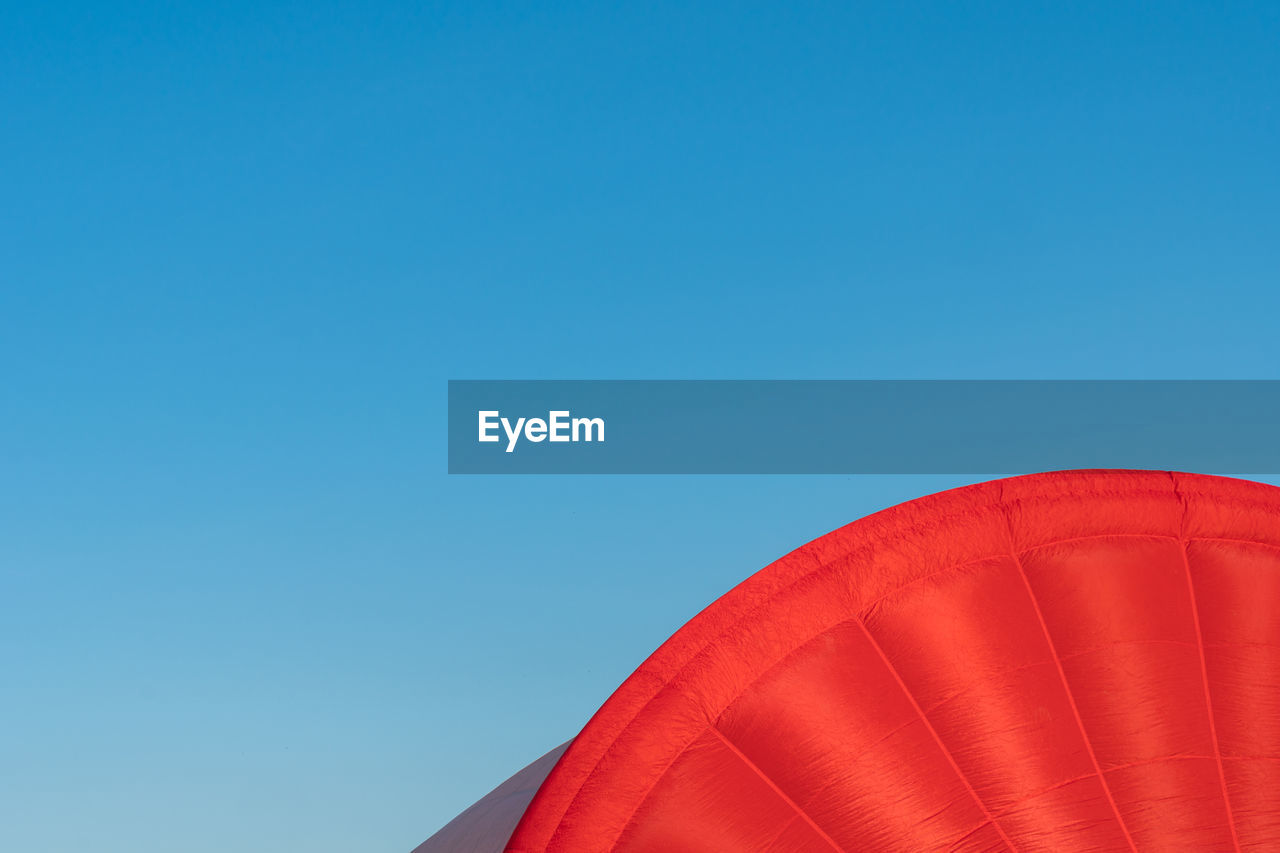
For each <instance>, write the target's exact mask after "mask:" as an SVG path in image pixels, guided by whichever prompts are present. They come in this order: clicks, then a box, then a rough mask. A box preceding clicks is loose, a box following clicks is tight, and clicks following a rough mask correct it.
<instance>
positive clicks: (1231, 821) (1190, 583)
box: [1169, 472, 1240, 853]
mask: <svg viewBox="0 0 1280 853" xmlns="http://www.w3.org/2000/svg"><path fill="white" fill-rule="evenodd" d="M1169 479H1170V480H1171V481H1172V482H1173V493H1174V495H1175V496H1176V497H1177V498H1178V503H1179V504H1180V505H1181V506H1182V520H1181V521H1180V522H1179V527H1178V544H1179V546H1180V548H1179V551H1180V552H1181V554H1182V567H1183V569H1184V570H1185V571H1186V574H1187V596H1188V598H1190V600H1191V621H1192V624H1193V625H1194V626H1195V629H1196V648H1197V649H1198V650H1199V653H1200V679H1201V682H1202V683H1203V685H1204V705H1205V711H1206V712H1207V714H1208V717H1209V737H1210V739H1212V740H1213V756H1214V759H1215V760H1216V761H1217V764H1218V783H1219V784H1220V785H1221V786H1222V805H1223V807H1224V808H1225V809H1226V811H1227V826H1229V827H1230V828H1231V843H1232V844H1234V845H1235V848H1236V853H1239V851H1240V836H1239V834H1238V833H1237V832H1236V819H1235V814H1234V813H1233V812H1232V811H1231V797H1230V796H1229V795H1228V793H1227V771H1226V768H1225V767H1224V766H1223V763H1222V747H1221V746H1220V745H1219V743H1218V725H1217V722H1216V721H1215V719H1214V713H1213V693H1212V691H1210V689H1209V664H1208V659H1207V657H1206V656H1205V651H1204V631H1202V630H1201V628H1200V606H1199V604H1198V603H1197V602H1196V585H1195V581H1194V580H1193V579H1192V576H1191V556H1190V555H1189V554H1188V553H1187V535H1186V533H1187V530H1186V528H1187V501H1186V498H1185V497H1184V496H1183V494H1182V491H1181V490H1180V489H1179V488H1178V480H1177V478H1176V477H1175V476H1174V475H1173V473H1172V472H1170V474H1169Z"/></svg>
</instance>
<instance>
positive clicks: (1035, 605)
mask: <svg viewBox="0 0 1280 853" xmlns="http://www.w3.org/2000/svg"><path fill="white" fill-rule="evenodd" d="M1001 497H1002V500H1001V507H1002V509H1003V515H1004V520H1005V526H1006V527H1007V528H1008V531H1009V556H1010V557H1011V558H1012V559H1013V563H1014V565H1015V566H1017V567H1018V575H1019V576H1020V577H1021V578H1022V585H1023V587H1024V588H1025V589H1026V591H1027V598H1028V599H1029V600H1030V601H1031V609H1032V610H1034V611H1035V614H1036V619H1037V620H1038V621H1039V622H1040V630H1041V631H1042V632H1043V633H1044V641H1045V642H1046V643H1047V644H1048V645H1049V654H1050V655H1051V656H1052V657H1053V663H1054V666H1056V667H1057V668H1058V677H1059V678H1061V679H1062V690H1063V692H1065V693H1066V695H1067V704H1068V705H1069V706H1070V707H1071V713H1072V715H1074V716H1075V718H1076V725H1077V726H1079V727H1080V737H1081V739H1083V740H1084V746H1085V750H1086V751H1087V752H1088V753H1089V760H1090V761H1092V762H1093V769H1094V771H1095V772H1096V773H1097V774H1098V782H1099V783H1100V784H1101V785H1102V792H1103V793H1104V794H1106V795H1107V802H1108V803H1110V804H1111V810H1112V811H1114V812H1115V815H1116V823H1118V824H1119V825H1120V831H1121V832H1122V833H1124V840H1125V841H1127V842H1128V843H1129V849H1130V850H1132V851H1133V853H1138V846H1137V845H1136V844H1134V842H1133V836H1132V835H1130V834H1129V827H1127V826H1125V823H1124V818H1123V817H1121V816H1120V807H1119V806H1118V805H1116V799H1115V797H1114V796H1112V794H1111V786H1110V785H1108V784H1107V777H1106V776H1105V775H1104V774H1103V772H1102V765H1100V764H1099V763H1098V755H1097V753H1095V752H1094V751H1093V743H1092V742H1091V741H1090V740H1089V733H1088V731H1086V730H1085V727H1084V718H1083V717H1081V716H1080V709H1079V708H1078V707H1077V706H1076V698H1075V696H1073V695H1072V693H1071V684H1070V682H1068V681H1067V671H1066V669H1065V668H1063V666H1062V658H1060V657H1058V649H1057V647H1056V646H1054V644H1053V636H1052V635H1050V633H1049V623H1047V622H1045V621H1044V613H1043V612H1042V611H1041V610H1040V602H1039V601H1038V600H1036V593H1035V590H1034V589H1032V588H1031V579H1030V578H1029V577H1027V570H1026V568H1025V567H1024V566H1023V565H1022V558H1021V557H1019V556H1018V548H1017V545H1016V543H1015V541H1014V538H1013V519H1012V518H1011V517H1010V515H1009V512H1008V509H1009V507H1008V505H1007V504H1005V503H1004V502H1003V495H1002V496H1001Z"/></svg>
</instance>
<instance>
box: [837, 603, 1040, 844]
mask: <svg viewBox="0 0 1280 853" xmlns="http://www.w3.org/2000/svg"><path fill="white" fill-rule="evenodd" d="M856 621H857V623H858V627H859V628H861V629H862V633H863V634H865V635H866V637H867V641H868V642H869V643H871V647H872V648H873V649H875V650H876V654H878V655H880V660H882V661H884V665H885V667H886V668H888V670H889V674H890V675H892V676H893V678H894V680H895V681H897V682H898V686H899V687H901V688H902V692H903V694H905V695H906V697H907V701H908V702H910V703H911V707H912V708H914V709H915V711H916V713H917V714H918V715H919V716H920V720H921V722H923V723H924V726H925V728H926V729H928V730H929V734H930V735H932V736H933V740H934V742H935V743H937V744H938V749H940V750H942V754H943V755H944V756H945V757H946V759H947V761H948V762H949V763H950V764H951V769H953V770H955V771H956V776H958V777H959V778H960V781H961V782H963V783H964V786H965V788H966V789H967V790H968V791H969V794H970V796H972V797H973V801H974V802H975V803H977V804H978V808H980V809H982V814H983V815H984V816H985V817H986V819H987V820H988V821H989V822H990V823H991V825H992V826H994V827H995V829H996V832H998V833H1000V838H1002V839H1003V840H1004V843H1005V844H1006V845H1007V846H1008V848H1009V849H1010V850H1013V851H1014V853H1017V850H1018V848H1017V847H1015V846H1014V844H1013V841H1012V840H1010V838H1009V836H1008V835H1006V834H1005V831H1004V827H1002V826H1000V822H999V821H998V820H996V817H995V815H994V814H992V813H991V809H989V808H987V804H986V803H984V802H983V801H982V798H981V797H979V796H978V791H977V789H976V788H974V787H973V783H972V782H970V781H969V777H968V776H966V775H964V771H963V770H961V769H960V765H959V764H958V763H957V762H956V758H955V756H954V755H952V754H951V750H949V749H947V745H946V744H945V743H943V741H942V736H941V735H939V734H938V730H937V729H935V728H934V727H933V723H931V722H929V718H928V716H926V715H925V712H924V710H923V709H922V708H921V707H920V703H919V702H918V701H916V697H915V694H914V693H912V692H911V688H909V687H908V686H907V682H906V681H904V680H903V678H902V675H901V674H900V673H899V672H898V670H897V667H895V666H894V665H893V661H891V660H889V656H888V655H887V654H885V651H884V649H882V648H880V644H879V643H877V642H876V638H875V637H874V636H873V635H872V633H871V629H870V628H868V627H867V623H866V622H865V621H863V619H862V618H861V617H859V618H857V619H856Z"/></svg>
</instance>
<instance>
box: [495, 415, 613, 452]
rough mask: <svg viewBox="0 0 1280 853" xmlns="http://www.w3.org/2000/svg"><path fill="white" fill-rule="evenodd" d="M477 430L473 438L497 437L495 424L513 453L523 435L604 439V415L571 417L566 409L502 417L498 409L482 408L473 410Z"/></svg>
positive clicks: (559, 439) (534, 439) (538, 438)
mask: <svg viewBox="0 0 1280 853" xmlns="http://www.w3.org/2000/svg"><path fill="white" fill-rule="evenodd" d="M476 422H477V425H478V431H477V435H476V440H477V441H481V442H495V441H501V437H500V436H499V435H498V434H497V430H498V427H502V431H503V432H504V433H506V436H507V447H506V452H507V453H513V452H514V451H515V449H516V445H517V444H519V443H520V439H521V438H522V437H523V438H524V439H525V440H526V441H532V442H533V443H535V444H537V443H538V442H542V441H546V440H547V439H550V440H551V441H555V442H562V441H604V418H574V417H570V412H569V411H568V410H567V409H558V410H552V411H550V412H547V417H546V419H545V420H544V419H542V418H516V419H515V421H514V422H513V421H512V420H511V419H510V418H504V417H502V413H501V412H499V411H497V410H496V409H494V410H486V411H481V412H477V413H476Z"/></svg>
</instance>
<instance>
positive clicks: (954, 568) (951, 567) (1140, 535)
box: [815, 533, 1178, 612]
mask: <svg viewBox="0 0 1280 853" xmlns="http://www.w3.org/2000/svg"><path fill="white" fill-rule="evenodd" d="M1093 539H1168V540H1170V541H1173V542H1176V541H1178V537H1176V536H1166V535H1164V534H1161V533H1099V534H1096V535H1092V536H1072V537H1069V538H1066V539H1053V540H1051V541H1049V542H1043V543H1041V544H1039V545H1032V546H1031V547H1029V548H1022V549H1019V550H1018V552H1017V553H1018V554H1019V555H1022V554H1030V553H1031V552H1032V551H1037V550H1039V549H1041V548H1051V547H1053V546H1054V545H1064V544H1067V543H1069V542H1085V541H1088V540H1093ZM1008 556H1009V553H1008V552H1007V551H1000V552H998V553H995V554H990V555H988V556H985V557H978V558H976V559H973V560H965V561H964V562H961V563H952V564H951V565H948V566H946V567H944V568H941V569H937V570H936V571H932V572H929V573H928V574H926V575H921V576H920V577H918V578H912V579H911V580H909V581H907V582H906V583H904V584H902V585H900V586H896V587H894V588H893V589H891V590H889V591H888V592H886V593H884V594H882V595H880V596H879V597H877V598H876V599H874V600H873V601H871V602H870V603H869V604H865V605H863V608H862V609H863V612H866V611H867V610H870V609H871V608H872V607H875V606H876V605H877V604H879V603H881V602H882V601H884V600H885V599H887V598H891V597H893V596H895V595H897V594H898V593H900V592H903V591H905V590H907V589H909V588H911V587H913V586H915V585H916V584H918V583H923V582H924V581H927V580H930V579H932V578H936V577H938V576H939V575H945V574H948V573H950V572H956V571H960V570H961V569H966V568H968V567H969V566H974V565H977V564H978V563H986V562H990V561H992V560H998V559H1002V558H1007V557H1008ZM832 562H834V561H832ZM822 568H825V566H823V567H821V568H819V569H816V570H815V571H821V569H822Z"/></svg>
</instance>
